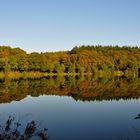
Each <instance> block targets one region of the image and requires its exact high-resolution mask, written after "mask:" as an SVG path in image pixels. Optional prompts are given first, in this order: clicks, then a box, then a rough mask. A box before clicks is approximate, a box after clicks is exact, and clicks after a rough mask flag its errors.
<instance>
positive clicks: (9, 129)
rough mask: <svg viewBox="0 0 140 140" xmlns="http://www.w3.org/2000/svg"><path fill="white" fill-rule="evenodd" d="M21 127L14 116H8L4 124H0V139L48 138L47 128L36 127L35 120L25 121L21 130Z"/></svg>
mask: <svg viewBox="0 0 140 140" xmlns="http://www.w3.org/2000/svg"><path fill="white" fill-rule="evenodd" d="M20 127H22V124H21V123H20V122H18V121H15V118H14V117H12V116H9V118H8V119H7V121H6V122H5V124H4V125H0V140H30V139H35V138H36V139H38V138H40V139H41V140H48V139H49V137H48V135H47V131H48V129H47V128H43V129H42V130H38V129H37V124H36V122H35V121H31V122H29V123H27V125H26V127H25V129H24V130H23V132H21V131H20V130H19V129H20Z"/></svg>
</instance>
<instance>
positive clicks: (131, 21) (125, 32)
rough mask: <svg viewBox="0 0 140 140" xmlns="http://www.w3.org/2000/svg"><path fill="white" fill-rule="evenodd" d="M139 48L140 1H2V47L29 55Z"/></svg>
mask: <svg viewBox="0 0 140 140" xmlns="http://www.w3.org/2000/svg"><path fill="white" fill-rule="evenodd" d="M97 44H101V45H133V46H135V45H138V46H140V0H0V45H10V46H12V47H20V48H22V49H24V50H25V51H27V52H33V51H38V52H41V51H43V52H45V51H59V50H60V51H63V50H71V49H72V48H73V47H74V46H76V45H77V46H79V45H97Z"/></svg>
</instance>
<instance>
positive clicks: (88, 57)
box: [0, 45, 140, 74]
mask: <svg viewBox="0 0 140 140" xmlns="http://www.w3.org/2000/svg"><path fill="white" fill-rule="evenodd" d="M139 56H140V48H139V47H137V46H136V47H130V46H123V47H119V46H100V45H97V46H84V45H83V46H79V47H77V46H76V47H74V48H73V49H72V50H70V51H60V52H41V53H38V52H32V53H27V52H26V51H24V50H22V49H20V48H11V47H9V46H0V71H1V72H9V71H18V72H30V71H34V72H36V71H38V72H46V73H80V74H88V73H89V74H96V73H98V72H99V71H104V72H106V73H113V72H115V71H122V72H124V73H126V74H127V73H132V72H133V73H134V72H135V73H136V74H137V73H138V70H139V68H140V57H139Z"/></svg>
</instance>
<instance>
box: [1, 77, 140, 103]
mask: <svg viewBox="0 0 140 140" xmlns="http://www.w3.org/2000/svg"><path fill="white" fill-rule="evenodd" d="M27 95H31V96H34V97H37V96H39V95H59V96H71V97H73V99H75V100H76V101H77V100H82V101H91V100H92V101H94V100H98V101H102V100H119V99H138V98H139V97H140V79H139V78H126V77H102V78H100V77H84V76H78V77H74V76H70V77H68V76H67V77H60V76H58V77H48V78H42V79H35V80H30V79H28V80H24V79H20V80H18V81H16V80H13V81H8V80H5V81H1V82H0V103H5V102H11V101H13V100H16V101H19V100H21V99H23V98H25V97H26V96H27Z"/></svg>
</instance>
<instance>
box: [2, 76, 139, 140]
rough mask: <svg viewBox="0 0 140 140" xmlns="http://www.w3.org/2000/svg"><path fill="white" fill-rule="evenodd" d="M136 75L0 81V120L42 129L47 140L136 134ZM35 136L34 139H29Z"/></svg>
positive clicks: (114, 138)
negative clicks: (32, 124) (128, 76)
mask: <svg viewBox="0 0 140 140" xmlns="http://www.w3.org/2000/svg"><path fill="white" fill-rule="evenodd" d="M139 97H140V79H139V78H131V77H130V78H126V77H104V78H102V77H87V76H85V77H84V76H79V77H48V78H42V79H34V80H31V79H28V80H25V79H20V80H12V81H11V80H8V79H5V80H2V81H1V82H0V122H1V125H4V124H5V122H6V120H7V119H8V117H9V116H13V117H15V120H17V121H18V122H20V123H21V124H22V125H21V126H20V127H19V130H20V131H21V132H22V131H24V128H25V127H26V124H27V123H28V122H30V121H32V120H34V121H35V122H36V123H37V129H38V130H40V129H42V128H47V129H48V131H47V135H48V136H49V139H50V140H78V139H80V140H103V139H104V140H120V139H121V140H125V139H126V140H128V139H130V140H131V139H132V140H133V139H135V140H139V139H140V119H139V114H140V99H139ZM34 139H35V138H34Z"/></svg>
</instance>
